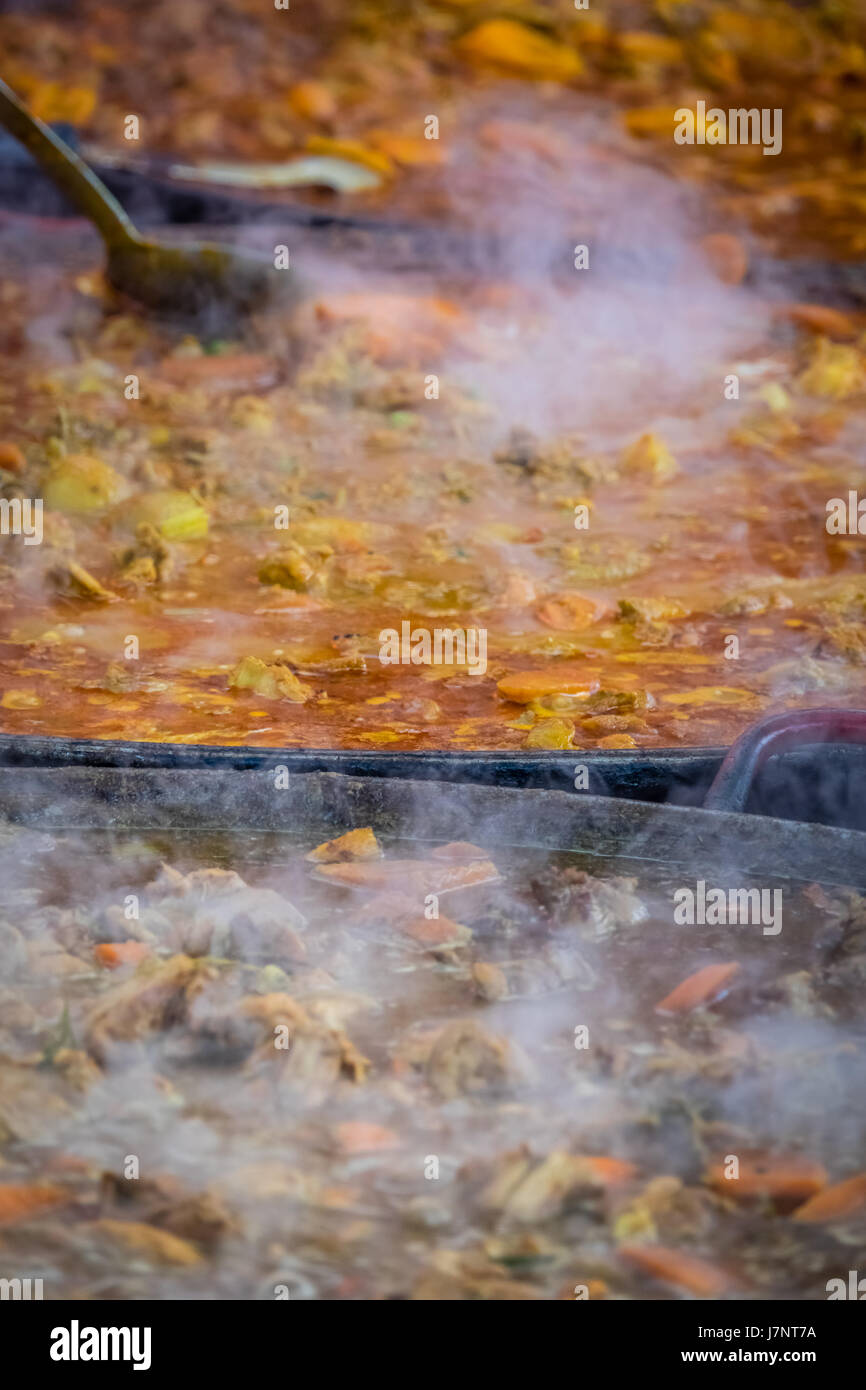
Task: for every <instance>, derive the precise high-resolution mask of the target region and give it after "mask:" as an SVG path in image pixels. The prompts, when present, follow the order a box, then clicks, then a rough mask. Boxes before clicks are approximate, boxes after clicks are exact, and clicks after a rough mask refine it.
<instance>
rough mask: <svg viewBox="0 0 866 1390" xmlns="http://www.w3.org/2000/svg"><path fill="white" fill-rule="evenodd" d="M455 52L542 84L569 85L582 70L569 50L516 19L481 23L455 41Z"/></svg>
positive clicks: (581, 65) (579, 61)
mask: <svg viewBox="0 0 866 1390" xmlns="http://www.w3.org/2000/svg"><path fill="white" fill-rule="evenodd" d="M457 48H458V50H459V51H460V53H462V54H463V56H464V57H466V58H469V59H470V60H471V61H473V62H480V63H489V64H491V65H492V66H494V67H498V68H505V69H507V70H508V71H509V72H514V73H517V74H518V75H519V76H521V77H537V78H539V79H540V80H542V81H544V80H547V81H551V82H569V81H571V79H572V78H574V77H577V76H578V74H579V73H580V72H581V71H582V69H583V63H582V62H581V60H580V58H579V57H578V55H577V54H576V53H575V52H574V50H573V49H571V48H567V47H566V46H565V44H563V43H559V42H557V40H556V39H550V38H548V37H547V36H546V35H545V34H542V33H540V32H539V31H538V30H537V29H530V28H529V26H528V25H526V24H520V23H518V21H517V20H516V19H488V20H485V21H484V23H483V24H479V25H477V27H476V28H475V29H471V30H470V31H469V33H468V34H464V35H463V37H462V38H460V39H458V40H457Z"/></svg>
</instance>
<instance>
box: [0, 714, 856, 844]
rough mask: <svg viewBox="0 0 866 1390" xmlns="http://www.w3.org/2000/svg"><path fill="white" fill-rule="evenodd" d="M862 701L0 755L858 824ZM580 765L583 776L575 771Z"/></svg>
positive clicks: (38, 763)
mask: <svg viewBox="0 0 866 1390" xmlns="http://www.w3.org/2000/svg"><path fill="white" fill-rule="evenodd" d="M864 745H866V711H859V710H835V709H817V710H793V711H790V712H788V713H785V714H781V715H774V716H772V717H770V718H769V719H765V720H762V721H760V722H759V723H757V724H755V725H754V726H753V727H752V728H751V729H749V730H747V732H746V733H745V734H743V735H742V737H741V738H740V739H738V740H737V742H736V743H735V744H734V746H733V748H732V749H731V750H729V751H727V753H726V750H725V749H723V748H695V749H688V748H687V749H679V748H662V749H658V750H656V751H648V750H646V749H639V750H625V749H621V750H616V751H613V750H585V751H584V750H581V751H577V750H575V752H573V753H570V754H562V753H552V752H551V753H547V752H479V753H467V752H444V751H443V752H410V753H399V752H369V753H368V752H363V751H361V752H359V751H357V750H339V749H296V748H292V749H281V748H244V747H237V746H235V747H223V746H217V745H212V746H207V745H197V746H195V747H191V746H189V745H183V744H177V743H129V742H124V741H122V740H98V739H65V738H33V737H18V736H15V735H9V734H4V735H0V767H7V768H16V767H17V768H40V767H41V768H90V769H106V770H108V769H124V768H128V769H134V768H141V769H153V770H156V769H165V770H177V771H182V770H187V771H191V772H195V771H199V772H223V773H228V772H229V771H237V772H244V771H248V772H257V771H258V772H267V770H268V769H271V768H274V767H276V766H282V767H285V768H286V769H287V771H288V772H290V773H292V774H304V773H313V772H331V773H339V774H342V775H344V776H348V777H374V778H395V779H407V778H408V779H410V780H412V781H424V782H425V783H429V782H441V783H476V784H479V785H482V786H485V785H496V786H499V787H515V788H535V789H539V790H548V791H557V792H564V793H568V792H572V793H573V792H575V791H579V792H580V794H581V799H582V800H583V801H586V800H587V798H588V799H589V800H591V799H592V798H593V797H594V796H609V797H623V798H627V799H629V800H632V801H644V802H667V803H669V804H672V805H678V806H701V805H705V806H706V808H707V809H708V810H712V811H745V810H748V811H750V812H752V813H757V814H763V815H768V816H774V817H780V818H783V819H791V820H799V821H806V822H818V823H821V824H826V825H835V826H847V827H850V828H852V829H860V830H866V805H864V799H863V796H862V791H861V788H862V778H863V775H864V773H866V746H864ZM583 768H585V769H586V773H587V777H586V785H585V786H584V785H583V779H582V777H580V776H579V775H578V773H579V771H580V770H581V769H583Z"/></svg>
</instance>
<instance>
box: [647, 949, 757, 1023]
mask: <svg viewBox="0 0 866 1390" xmlns="http://www.w3.org/2000/svg"><path fill="white" fill-rule="evenodd" d="M739 969H740V966H739V963H738V962H737V961H735V960H731V961H727V962H726V963H725V964H724V965H705V966H704V967H703V969H702V970H696V971H695V973H694V975H689V976H688V978H687V979H685V980H683V981H682V983H681V984H679V985H677V987H676V989H673V990H671V992H670V994H666V995H665V997H664V999H662V1001H661V1003H659V1004H656V1013H657V1014H684V1013H688V1012H689V1010H690V1009H696V1008H698V1006H699V1005H700V1004H711V1003H712V1002H713V1000H715V999H719V998H721V996H722V995H723V994H726V993H727V989H728V985H729V984H730V982H731V980H732V979H733V978H734V976H735V975H736V974H737V973H738V971H739Z"/></svg>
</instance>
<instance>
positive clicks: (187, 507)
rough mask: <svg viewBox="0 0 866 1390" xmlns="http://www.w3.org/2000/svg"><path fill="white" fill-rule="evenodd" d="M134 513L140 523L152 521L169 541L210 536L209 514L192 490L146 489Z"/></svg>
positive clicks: (192, 539)
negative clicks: (147, 490)
mask: <svg viewBox="0 0 866 1390" xmlns="http://www.w3.org/2000/svg"><path fill="white" fill-rule="evenodd" d="M132 514H133V516H134V519H135V521H136V523H137V522H141V521H146V522H149V523H150V525H151V526H155V527H156V529H157V530H158V531H159V533H160V535H162V536H164V537H165V539H166V540H167V541H194V540H200V539H201V537H202V536H206V535H207V528H208V514H207V512H206V511H205V509H204V507H203V506H202V505H201V503H200V502H198V501H196V499H195V498H194V497H193V495H192V493H191V492H181V491H180V490H177V489H174V488H164V489H162V488H161V489H159V490H158V491H156V492H146V493H145V494H144V495H143V496H142V497H139V498H138V500H137V501H136V503H135V505H134V507H133V509H132Z"/></svg>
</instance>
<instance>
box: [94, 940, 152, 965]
mask: <svg viewBox="0 0 866 1390" xmlns="http://www.w3.org/2000/svg"><path fill="white" fill-rule="evenodd" d="M93 954H94V955H95V956H96V959H97V960H98V962H99V964H100V965H104V966H105V968H106V969H107V970H117V969H118V967H119V966H121V965H138V964H139V963H140V962H141V961H143V960H144V958H145V956H149V955H150V954H151V950H150V947H149V946H146V945H145V944H144V942H143V941H106V942H104V943H103V944H102V945H101V946H94V948H93Z"/></svg>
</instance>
